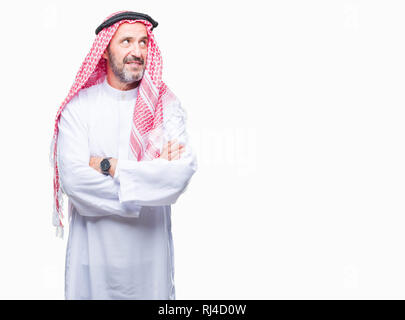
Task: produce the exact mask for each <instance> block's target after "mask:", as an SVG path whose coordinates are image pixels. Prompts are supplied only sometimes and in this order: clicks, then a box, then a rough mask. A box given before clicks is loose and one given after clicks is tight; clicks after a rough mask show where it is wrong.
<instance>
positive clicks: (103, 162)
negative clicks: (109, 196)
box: [100, 157, 112, 176]
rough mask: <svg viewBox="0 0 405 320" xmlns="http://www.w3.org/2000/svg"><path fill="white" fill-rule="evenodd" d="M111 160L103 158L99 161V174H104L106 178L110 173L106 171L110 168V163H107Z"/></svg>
mask: <svg viewBox="0 0 405 320" xmlns="http://www.w3.org/2000/svg"><path fill="white" fill-rule="evenodd" d="M111 158H112V157H108V158H104V159H103V160H101V162H100V169H101V172H102V173H103V174H105V175H106V176H108V175H110V173H109V172H108V170H110V168H111V163H110V161H109V160H110V159H111Z"/></svg>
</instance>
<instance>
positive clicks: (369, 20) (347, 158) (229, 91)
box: [0, 0, 405, 299]
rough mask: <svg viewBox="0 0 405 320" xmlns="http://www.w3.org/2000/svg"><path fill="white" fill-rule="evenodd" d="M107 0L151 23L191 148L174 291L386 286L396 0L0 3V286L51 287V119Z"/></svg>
mask: <svg viewBox="0 0 405 320" xmlns="http://www.w3.org/2000/svg"><path fill="white" fill-rule="evenodd" d="M119 10H133V11H139V12H144V13H147V14H149V15H151V16H152V17H153V18H154V19H156V20H157V21H158V22H159V27H158V28H157V29H155V35H156V38H157V41H158V44H159V46H160V49H161V51H162V55H163V59H164V73H163V76H164V80H165V82H166V83H167V84H168V85H169V86H170V87H171V88H172V89H173V91H174V92H175V93H176V95H177V96H178V97H179V98H180V99H181V101H182V103H183V106H184V107H185V109H186V110H187V113H188V124H187V125H188V131H189V134H190V139H191V142H192V144H193V148H194V149H195V151H196V153H197V157H198V161H199V162H198V164H199V169H198V172H197V173H196V174H195V175H194V177H193V178H192V181H191V183H190V185H189V188H188V190H187V192H186V193H185V194H183V195H182V196H181V197H180V198H179V200H178V202H177V203H176V204H175V205H173V207H172V210H173V216H172V219H173V220H172V224H173V225H172V228H173V237H174V246H175V282H176V293H177V299H286V298H289V299H299V298H304V299H315V298H321V299H332V298H337V299H358V298H362V299H364V298H365V299H371V298H382V299H388V298H393V299H404V298H405V252H404V247H405V232H404V226H405V217H404V209H405V202H404V192H405V170H404V164H405V152H404V137H405V135H404V134H405V126H404V120H405V109H404V105H405V94H404V92H405V91H404V88H405V62H404V61H405V59H404V57H405V45H404V41H405V40H404V34H405V19H404V15H405V5H404V2H403V1H371V0H369V1H348V0H336V1H332V0H329V1H326V0H319V1H314V0H308V1H300V0H295V1H281V0H280V1H253V0H251V1H218V0H216V1H211V0H210V1H208V0H205V1H198V2H197V1H186V0H185V1H173V0H172V1H163V0H162V1H150V0H149V1H120V0H116V1H64V2H57V1H50V0H49V1H40V0H38V1H12V2H7V5H5V2H2V4H1V8H0V12H1V13H0V23H1V26H0V27H1V28H0V30H1V31H0V32H1V50H0V55H1V56H0V58H1V60H0V63H1V80H0V81H1V97H0V105H1V111H2V113H1V116H0V139H1V150H2V154H1V158H0V162H1V201H0V214H1V220H0V221H1V222H0V254H1V256H0V257H1V264H0V298H1V299H17V298H18V299H63V298H64V289H63V288H64V263H65V261H64V259H65V248H66V239H67V236H66V235H67V231H68V230H66V231H65V239H64V240H63V241H62V240H59V239H58V238H56V237H55V234H54V228H53V227H52V225H51V213H52V192H53V189H52V176H53V172H52V168H51V167H50V165H49V162H48V156H49V145H50V142H51V138H52V133H53V126H54V118H55V115H56V111H57V109H58V107H59V105H60V104H61V102H62V101H63V99H64V98H65V96H66V95H67V93H68V91H69V88H70V86H71V85H72V83H73V80H74V77H75V75H76V72H77V71H78V69H79V66H80V65H81V63H82V61H83V60H84V57H85V55H86V54H87V52H88V51H89V49H90V47H91V44H92V42H93V40H94V37H95V35H94V30H95V28H96V27H97V26H98V25H99V24H100V23H101V22H102V20H103V19H104V18H105V17H106V16H108V15H109V14H110V13H112V12H115V11H119ZM65 212H66V210H65Z"/></svg>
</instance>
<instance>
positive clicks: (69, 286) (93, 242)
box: [58, 80, 197, 299]
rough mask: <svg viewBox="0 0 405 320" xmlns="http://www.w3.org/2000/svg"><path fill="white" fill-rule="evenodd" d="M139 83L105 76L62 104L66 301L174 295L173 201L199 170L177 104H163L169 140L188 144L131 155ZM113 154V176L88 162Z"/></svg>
mask: <svg viewBox="0 0 405 320" xmlns="http://www.w3.org/2000/svg"><path fill="white" fill-rule="evenodd" d="M137 94H138V88H135V89H132V90H129V91H121V90H118V89H115V88H112V87H111V86H110V85H109V84H108V82H107V80H104V82H102V83H101V84H98V85H94V86H92V87H90V88H87V89H83V90H81V91H80V92H79V93H78V94H77V95H76V96H75V97H74V98H73V99H72V100H71V101H70V102H69V103H68V104H67V105H66V107H65V108H64V110H63V112H62V114H61V118H60V124H59V138H58V163H59V174H60V182H61V187H62V190H63V191H64V192H65V193H66V194H67V196H68V198H69V203H68V210H69V217H70V224H69V238H68V243H67V249H66V269H65V298H66V299H175V287H174V256H173V240H172V233H171V207H170V205H171V204H173V203H175V202H176V200H177V199H178V197H179V196H180V194H182V193H183V192H184V191H185V189H186V187H187V185H188V183H189V181H190V179H191V177H192V175H193V174H194V172H195V171H196V170H197V162H196V157H195V154H194V153H193V151H192V150H191V147H190V145H189V144H188V141H187V134H186V131H185V117H184V116H182V114H184V113H182V112H181V106H180V105H179V104H178V103H172V104H170V105H168V106H167V108H165V109H164V114H163V119H164V121H163V122H164V132H165V137H166V139H167V140H169V139H170V140H171V139H172V138H177V139H178V140H179V141H180V142H181V143H184V144H185V152H184V153H183V154H182V155H181V157H180V159H177V160H172V161H168V160H165V159H160V158H158V159H154V160H152V161H140V162H137V161H134V160H129V159H130V158H129V157H128V155H129V152H130V148H129V138H130V131H131V126H132V116H133V112H134V107H135V101H136V97H137ZM91 156H98V157H113V158H117V159H118V162H117V168H116V172H115V175H114V177H111V176H105V175H103V174H101V173H99V172H97V171H96V170H95V169H93V168H92V167H90V166H89V159H90V157H91Z"/></svg>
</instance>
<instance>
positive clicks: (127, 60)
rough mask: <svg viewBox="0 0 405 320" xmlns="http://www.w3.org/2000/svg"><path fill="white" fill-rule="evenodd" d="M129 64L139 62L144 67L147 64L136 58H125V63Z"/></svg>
mask: <svg viewBox="0 0 405 320" xmlns="http://www.w3.org/2000/svg"><path fill="white" fill-rule="evenodd" d="M129 62H139V63H140V64H142V65H144V63H145V61H144V60H143V59H142V58H137V57H134V56H129V57H125V58H124V63H129Z"/></svg>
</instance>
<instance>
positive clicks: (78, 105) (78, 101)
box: [62, 84, 100, 120]
mask: <svg viewBox="0 0 405 320" xmlns="http://www.w3.org/2000/svg"><path fill="white" fill-rule="evenodd" d="M99 92H100V84H97V85H94V86H91V87H89V88H84V89H81V90H80V91H79V92H78V93H76V94H75V95H74V96H73V98H72V99H70V101H69V102H68V103H67V104H66V105H65V107H64V108H63V110H62V116H64V115H65V116H66V115H67V114H70V115H72V116H75V117H79V118H81V119H82V120H85V119H86V118H87V114H88V108H89V107H90V106H91V105H92V104H94V102H95V101H96V100H97V97H98V96H99Z"/></svg>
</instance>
